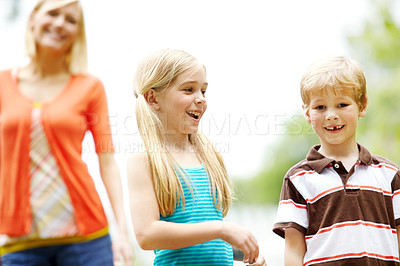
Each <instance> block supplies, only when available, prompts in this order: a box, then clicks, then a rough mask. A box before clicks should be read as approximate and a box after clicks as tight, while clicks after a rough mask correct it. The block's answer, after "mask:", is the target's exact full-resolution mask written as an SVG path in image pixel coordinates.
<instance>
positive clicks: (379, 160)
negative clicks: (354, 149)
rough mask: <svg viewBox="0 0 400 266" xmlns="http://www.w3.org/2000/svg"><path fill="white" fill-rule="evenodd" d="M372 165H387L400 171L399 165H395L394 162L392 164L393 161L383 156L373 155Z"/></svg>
mask: <svg viewBox="0 0 400 266" xmlns="http://www.w3.org/2000/svg"><path fill="white" fill-rule="evenodd" d="M371 164H373V165H380V164H386V165H390V166H392V167H394V168H395V169H396V170H397V171H398V170H399V166H398V165H397V164H395V163H394V162H392V161H391V160H389V159H387V158H385V157H383V156H380V155H376V154H372V161H371Z"/></svg>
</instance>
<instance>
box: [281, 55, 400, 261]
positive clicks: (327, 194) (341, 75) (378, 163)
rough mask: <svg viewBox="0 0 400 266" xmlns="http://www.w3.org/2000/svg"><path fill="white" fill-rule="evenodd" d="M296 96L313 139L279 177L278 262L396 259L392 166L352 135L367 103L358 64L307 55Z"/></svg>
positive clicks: (398, 181) (396, 184)
mask: <svg viewBox="0 0 400 266" xmlns="http://www.w3.org/2000/svg"><path fill="white" fill-rule="evenodd" d="M301 96H302V100H303V110H304V113H305V117H306V120H307V121H308V122H309V123H311V124H312V127H313V129H314V131H315V132H316V134H317V135H318V137H319V139H320V145H317V146H314V147H312V148H311V150H310V152H309V153H308V155H307V158H306V159H305V160H303V161H301V162H300V163H298V164H296V165H295V166H293V167H292V168H291V169H290V170H289V171H288V172H287V174H286V176H285V178H284V182H283V187H282V192H281V199H280V203H279V207H278V213H277V217H276V223H275V224H274V227H273V231H274V232H275V233H276V234H278V235H280V236H282V237H284V238H285V265H286V266H289V265H290V266H295V265H330V266H335V265H357V266H358V265H399V244H398V232H399V229H400V227H399V224H400V173H399V169H398V167H397V166H396V165H395V164H393V163H392V162H390V161H388V160H386V159H384V158H382V157H379V156H376V155H372V154H371V153H369V152H368V150H367V149H366V148H364V147H363V146H361V145H360V144H358V143H357V141H356V129H357V123H358V119H359V118H360V117H364V116H365V114H366V107H367V102H368V100H367V96H366V82H365V77H364V74H363V72H362V69H361V67H360V65H359V64H358V63H357V62H355V61H353V60H351V59H347V58H344V57H330V58H324V59H321V60H319V61H317V62H315V63H314V64H312V65H311V66H310V67H309V69H308V70H307V72H306V73H305V74H304V76H303V78H302V80H301Z"/></svg>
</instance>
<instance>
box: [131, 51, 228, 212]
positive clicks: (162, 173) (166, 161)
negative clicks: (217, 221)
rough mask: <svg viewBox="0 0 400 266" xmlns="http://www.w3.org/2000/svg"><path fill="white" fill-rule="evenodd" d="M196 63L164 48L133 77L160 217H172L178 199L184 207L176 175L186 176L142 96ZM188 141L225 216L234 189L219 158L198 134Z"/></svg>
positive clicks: (158, 89)
mask: <svg viewBox="0 0 400 266" xmlns="http://www.w3.org/2000/svg"><path fill="white" fill-rule="evenodd" d="M198 64H199V62H198V61H197V60H196V58H194V57H193V56H191V55H189V54H188V53H186V52H184V51H179V50H171V49H165V50H160V51H157V52H155V53H153V54H151V55H149V56H148V57H146V58H145V59H144V60H142V61H141V63H140V64H139V66H138V68H137V71H136V75H135V95H136V97H137V99H136V119H137V123H138V127H139V132H140V135H141V137H142V139H143V142H144V145H145V147H146V152H147V158H148V161H149V165H150V169H151V175H152V181H153V184H154V189H155V193H156V197H157V201H158V205H159V208H160V213H161V215H162V216H167V215H171V214H173V213H174V210H175V208H176V206H177V204H178V202H179V200H180V199H181V200H182V205H183V206H184V200H185V197H184V194H183V189H182V185H181V182H180V181H179V175H180V176H182V177H185V173H184V171H183V169H181V168H180V167H179V166H178V164H177V163H176V162H175V160H174V158H173V157H172V156H171V154H170V153H169V151H168V149H167V147H166V143H165V138H164V137H165V134H164V133H165V131H164V130H165V129H164V126H163V124H162V123H161V121H160V119H159V118H158V116H157V114H156V112H155V111H154V110H153V109H152V107H151V106H150V105H149V104H148V102H147V101H146V99H145V94H146V92H148V91H149V90H150V89H153V90H154V91H155V92H156V93H161V92H163V91H164V90H166V89H168V88H169V86H170V85H171V84H173V83H174V82H175V80H176V79H177V77H178V76H179V75H180V74H182V73H183V72H185V71H186V70H188V69H189V68H191V67H193V66H196V65H198ZM189 141H190V143H191V144H192V145H193V148H194V150H195V152H196V154H197V156H198V157H199V159H200V161H201V163H202V164H203V165H204V168H205V169H206V171H207V173H208V175H209V178H210V183H211V189H212V195H213V198H214V203H215V206H216V207H217V209H221V211H222V214H223V216H225V215H226V214H227V212H228V209H229V207H230V205H231V202H232V192H233V189H232V184H231V182H230V179H229V178H228V174H227V172H226V168H225V165H224V163H223V160H222V157H221V155H220V154H219V153H218V151H217V150H216V149H215V147H214V146H213V145H212V143H211V142H210V141H209V140H208V138H207V137H205V136H204V135H203V134H201V133H200V132H197V133H194V134H190V135H189ZM187 183H188V184H189V183H190V182H187Z"/></svg>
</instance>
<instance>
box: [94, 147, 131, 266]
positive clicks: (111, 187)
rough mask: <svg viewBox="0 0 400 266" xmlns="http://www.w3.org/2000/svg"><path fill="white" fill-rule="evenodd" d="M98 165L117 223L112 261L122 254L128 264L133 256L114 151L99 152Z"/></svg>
mask: <svg viewBox="0 0 400 266" xmlns="http://www.w3.org/2000/svg"><path fill="white" fill-rule="evenodd" d="M99 165H100V173H101V177H102V179H103V182H104V186H105V188H106V190H107V193H108V197H109V198H110V202H111V206H112V208H113V211H114V216H115V219H116V221H117V224H118V233H117V234H116V236H115V237H114V239H113V251H114V261H118V260H119V259H120V257H121V256H122V257H123V259H124V260H125V265H130V264H131V261H132V258H133V252H132V245H131V244H130V241H129V238H128V227H127V224H126V220H125V213H124V207H123V199H122V185H121V179H120V175H119V170H118V166H117V163H116V162H115V159H114V153H111V152H104V153H99Z"/></svg>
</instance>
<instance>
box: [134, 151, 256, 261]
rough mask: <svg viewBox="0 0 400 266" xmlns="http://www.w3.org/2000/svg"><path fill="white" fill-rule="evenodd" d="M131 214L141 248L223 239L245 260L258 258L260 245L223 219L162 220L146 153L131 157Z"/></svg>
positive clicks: (239, 228)
mask: <svg viewBox="0 0 400 266" xmlns="http://www.w3.org/2000/svg"><path fill="white" fill-rule="evenodd" d="M128 181H129V190H130V201H131V213H132V221H133V227H134V231H135V235H136V239H137V241H138V243H139V245H140V247H141V248H142V249H145V250H159V249H179V248H184V247H188V246H193V245H196V244H200V243H204V242H207V241H210V240H213V239H217V238H221V239H223V240H225V241H226V242H228V243H230V244H231V245H233V246H235V247H237V248H239V249H240V250H242V251H243V253H244V255H245V261H256V259H257V257H258V252H259V250H258V244H257V241H256V239H255V238H254V236H253V235H252V234H251V233H250V232H249V231H248V230H246V229H243V228H241V227H239V226H236V225H234V224H231V223H227V222H224V221H207V222H201V223H190V224H189V223H172V222H165V221H160V211H159V207H158V203H157V199H156V195H155V191H154V186H153V182H152V180H151V173H150V166H149V164H148V162H147V160H146V155H145V154H136V155H133V156H131V157H130V158H129V159H128Z"/></svg>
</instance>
